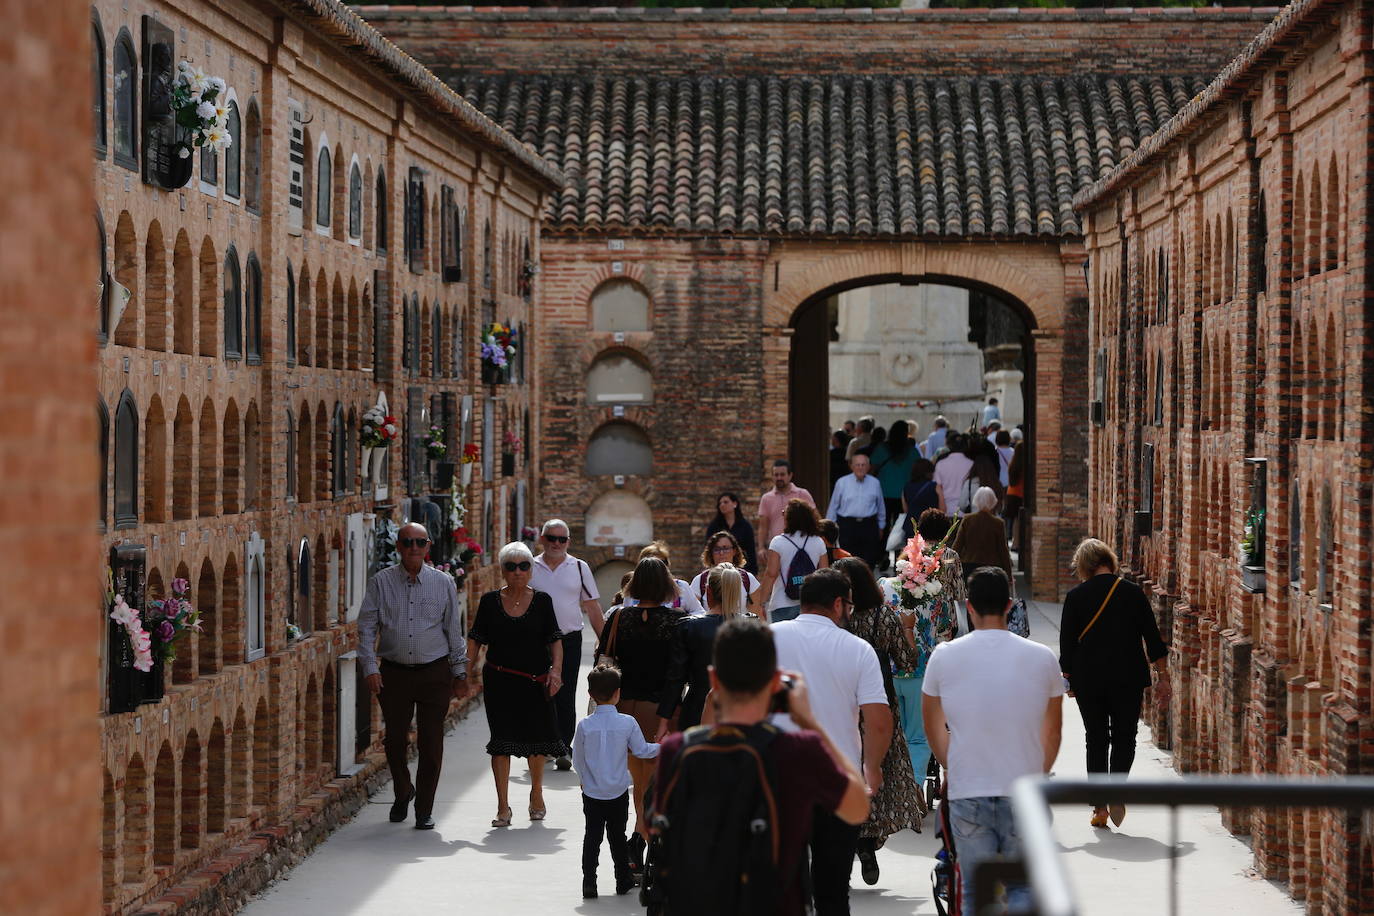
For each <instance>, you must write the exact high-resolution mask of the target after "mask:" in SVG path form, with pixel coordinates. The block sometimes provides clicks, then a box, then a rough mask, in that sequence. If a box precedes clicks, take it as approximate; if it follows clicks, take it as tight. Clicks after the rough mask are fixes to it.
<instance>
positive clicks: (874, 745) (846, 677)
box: [773, 569, 892, 916]
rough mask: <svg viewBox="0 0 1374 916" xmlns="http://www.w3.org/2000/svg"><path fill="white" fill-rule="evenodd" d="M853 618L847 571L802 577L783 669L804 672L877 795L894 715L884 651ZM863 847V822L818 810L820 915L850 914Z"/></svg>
mask: <svg viewBox="0 0 1374 916" xmlns="http://www.w3.org/2000/svg"><path fill="white" fill-rule="evenodd" d="M853 613H854V601H853V596H852V594H851V589H850V585H849V580H848V579H847V578H845V575H844V573H842V572H840V571H839V570H837V569H818V570H816V571H815V572H813V573H811V575H809V576H807V577H806V578H805V579H803V580H802V585H801V614H800V615H798V616H797V618H796V619H795V620H789V621H786V622H783V623H777V624H774V625H773V639H774V641H775V643H776V644H777V647H778V667H779V668H781V669H782V670H784V671H796V672H798V673H800V674H801V676H802V678H803V679H804V680H805V681H806V687H807V694H808V696H809V697H810V699H811V710H812V713H813V715H814V717H815V720H816V722H818V723H819V724H820V726H821V729H822V730H823V731H824V732H825V734H826V735H828V736H829V737H830V740H831V741H833V742H834V744H835V749H836V750H837V751H839V753H840V754H841V755H843V756H844V758H845V760H846V762H847V763H848V765H849V766H850V767H853V768H856V769H858V768H861V771H862V773H863V776H864V782H865V783H867V785H868V793H869V795H870V796H871V795H873V794H875V793H877V791H878V789H879V787H881V785H882V782H883V768H882V764H883V757H884V756H885V755H886V754H887V746H888V744H889V743H890V742H891V740H892V711H891V709H890V708H889V707H888V704H887V689H886V688H885V687H884V686H883V674H882V669H881V668H880V667H879V665H878V654H877V653H876V652H874V651H873V647H872V646H871V645H869V644H868V643H867V642H865V641H864V640H862V639H860V638H859V637H857V636H855V635H854V634H853V633H850V632H849V629H848V626H849V618H850V616H851V615H852V614H853ZM860 713H862V714H863V731H862V733H861V732H860V730H859V715H860ZM858 844H859V826H858V825H855V824H850V823H848V822H846V821H844V820H842V819H840V818H839V817H836V816H835V815H834V814H830V813H825V814H822V813H820V812H817V814H816V819H815V821H814V823H813V824H812V828H811V884H812V893H813V896H814V897H815V903H816V914H817V916H847V914H848V913H849V873H850V871H851V869H852V868H853V864H854V854H855V852H856V851H857V849H858Z"/></svg>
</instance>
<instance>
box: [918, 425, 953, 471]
mask: <svg viewBox="0 0 1374 916" xmlns="http://www.w3.org/2000/svg"><path fill="white" fill-rule="evenodd" d="M948 435H949V421H948V420H946V419H945V418H944V415H941V416H938V417H936V418H935V422H934V423H933V424H932V425H931V429H930V435H929V436H926V441H925V442H924V443H922V445H921V454H922V455H924V456H925V457H926V458H929V459H930V460H931V461H934V460H935V456H936V455H937V454H938V453H939V451H940V449H942V448H944V447H945V437H946V436H948Z"/></svg>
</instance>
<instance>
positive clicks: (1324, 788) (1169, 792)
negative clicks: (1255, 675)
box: [970, 776, 1374, 916]
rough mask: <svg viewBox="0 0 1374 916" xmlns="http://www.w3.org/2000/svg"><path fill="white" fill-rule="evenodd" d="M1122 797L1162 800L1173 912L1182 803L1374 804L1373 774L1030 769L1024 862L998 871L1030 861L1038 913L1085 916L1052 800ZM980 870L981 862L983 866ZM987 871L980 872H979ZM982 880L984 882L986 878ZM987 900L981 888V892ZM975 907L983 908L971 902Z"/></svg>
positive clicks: (1135, 801)
mask: <svg viewBox="0 0 1374 916" xmlns="http://www.w3.org/2000/svg"><path fill="white" fill-rule="evenodd" d="M1104 801H1105V802H1109V803H1112V802H1120V803H1122V804H1132V805H1147V806H1163V807H1167V808H1169V809H1170V817H1169V912H1170V913H1171V914H1175V916H1176V914H1177V913H1178V848H1179V846H1178V809H1179V807H1181V806H1193V807H1204V808H1215V807H1217V806H1239V807H1255V808H1345V809H1357V808H1358V809H1370V808H1374V778H1371V777H1367V776H1356V777H1349V778H1346V779H1320V780H1296V779H1283V778H1278V777H1228V776H1188V777H1184V778H1183V779H1181V780H1172V781H1168V782H1163V781H1154V782H1144V781H1141V782H1136V781H1128V780H1126V779H1125V778H1123V777H1120V776H1090V777H1087V778H1084V779H1046V778H1044V777H1034V776H1028V777H1025V778H1022V779H1019V780H1017V782H1016V784H1015V785H1014V786H1013V787H1012V812H1013V814H1014V816H1015V818H1016V830H1017V834H1018V835H1019V837H1020V843H1021V854H1022V857H1023V860H1022V863H1014V862H1007V863H1001V864H1002V865H1003V866H1004V867H1005V866H1010V868H1009V869H1005V870H997V869H995V870H994V872H993V874H992V875H989V877H992V876H993V875H995V874H997V873H998V872H999V871H1000V872H1001V874H1003V875H1006V876H1008V877H1010V876H1012V875H1015V874H1016V873H1018V872H1019V871H1020V870H1021V869H1020V866H1021V865H1022V864H1023V865H1024V870H1025V875H1026V877H1027V878H1028V879H1029V882H1030V886H1031V896H1032V899H1033V901H1034V910H1033V911H1032V912H1034V913H1036V914H1038V916H1079V914H1080V912H1081V910H1080V909H1079V907H1078V903H1077V901H1076V899H1075V897H1074V893H1073V889H1072V887H1071V885H1070V883H1069V875H1068V870H1067V869H1066V868H1065V867H1064V862H1063V860H1062V859H1061V858H1060V856H1059V847H1058V845H1057V844H1056V842H1055V839H1054V830H1053V827H1052V826H1051V822H1050V805H1058V804H1102V803H1103V802H1104ZM979 871H980V872H981V871H982V869H980V870H979ZM980 877H981V876H980ZM979 883H980V884H983V885H984V886H986V885H985V883H984V882H982V881H980V882H979ZM975 893H976V894H977V896H978V898H979V899H986V898H985V897H984V896H983V893H982V892H981V888H980V889H979V890H978V891H976V892H975ZM970 912H976V910H974V909H973V908H972V907H971V908H970Z"/></svg>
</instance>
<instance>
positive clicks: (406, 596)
mask: <svg viewBox="0 0 1374 916" xmlns="http://www.w3.org/2000/svg"><path fill="white" fill-rule="evenodd" d="M379 635H380V637H381V639H380V640H378V636H379ZM445 656H447V657H448V663H449V668H450V669H451V670H452V672H453V676H454V677H457V676H458V675H460V674H466V673H467V668H468V652H467V642H466V639H465V637H464V634H463V621H462V620H461V619H460V618H459V614H458V589H457V588H456V587H455V586H454V584H453V578H452V577H451V576H449V575H448V574H447V573H441V572H439V570H437V569H435V568H434V567H433V566H429V565H425V566H422V567H421V568H420V574H419V575H418V576H416V577H415V579H414V580H413V581H412V580H411V578H410V575H409V574H408V573H407V572H406V571H405V567H404V566H402V565H401V564H399V563H397V564H396V565H395V566H388V567H387V568H386V569H384V570H382V571H381V572H379V573H377V575H375V576H373V577H372V581H370V582H368V583H367V594H365V595H364V596H363V607H362V610H361V611H360V612H359V614H358V660H359V661H360V662H362V666H363V674H364V675H371V674H376V673H377V659H378V658H379V657H380V658H382V659H384V660H386V661H389V662H395V663H396V664H399V665H425V664H429V663H430V662H433V661H437V660H438V659H441V658H444V657H445Z"/></svg>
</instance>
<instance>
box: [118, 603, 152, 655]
mask: <svg viewBox="0 0 1374 916" xmlns="http://www.w3.org/2000/svg"><path fill="white" fill-rule="evenodd" d="M110 619H111V620H113V621H114V622H115V623H117V624H119V625H120V626H122V627H123V628H124V632H125V633H127V634H128V636H129V645H130V646H131V647H132V648H133V650H134V667H135V668H137V669H138V670H139V671H152V670H153V640H152V637H151V636H149V635H148V631H147V630H145V629H143V619H142V618H141V617H140V616H139V614H138V611H136V610H134V609H133V608H131V607H129V606H128V605H127V604H125V603H124V596H123V595H115V599H114V608H113V609H112V610H111V611H110Z"/></svg>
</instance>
